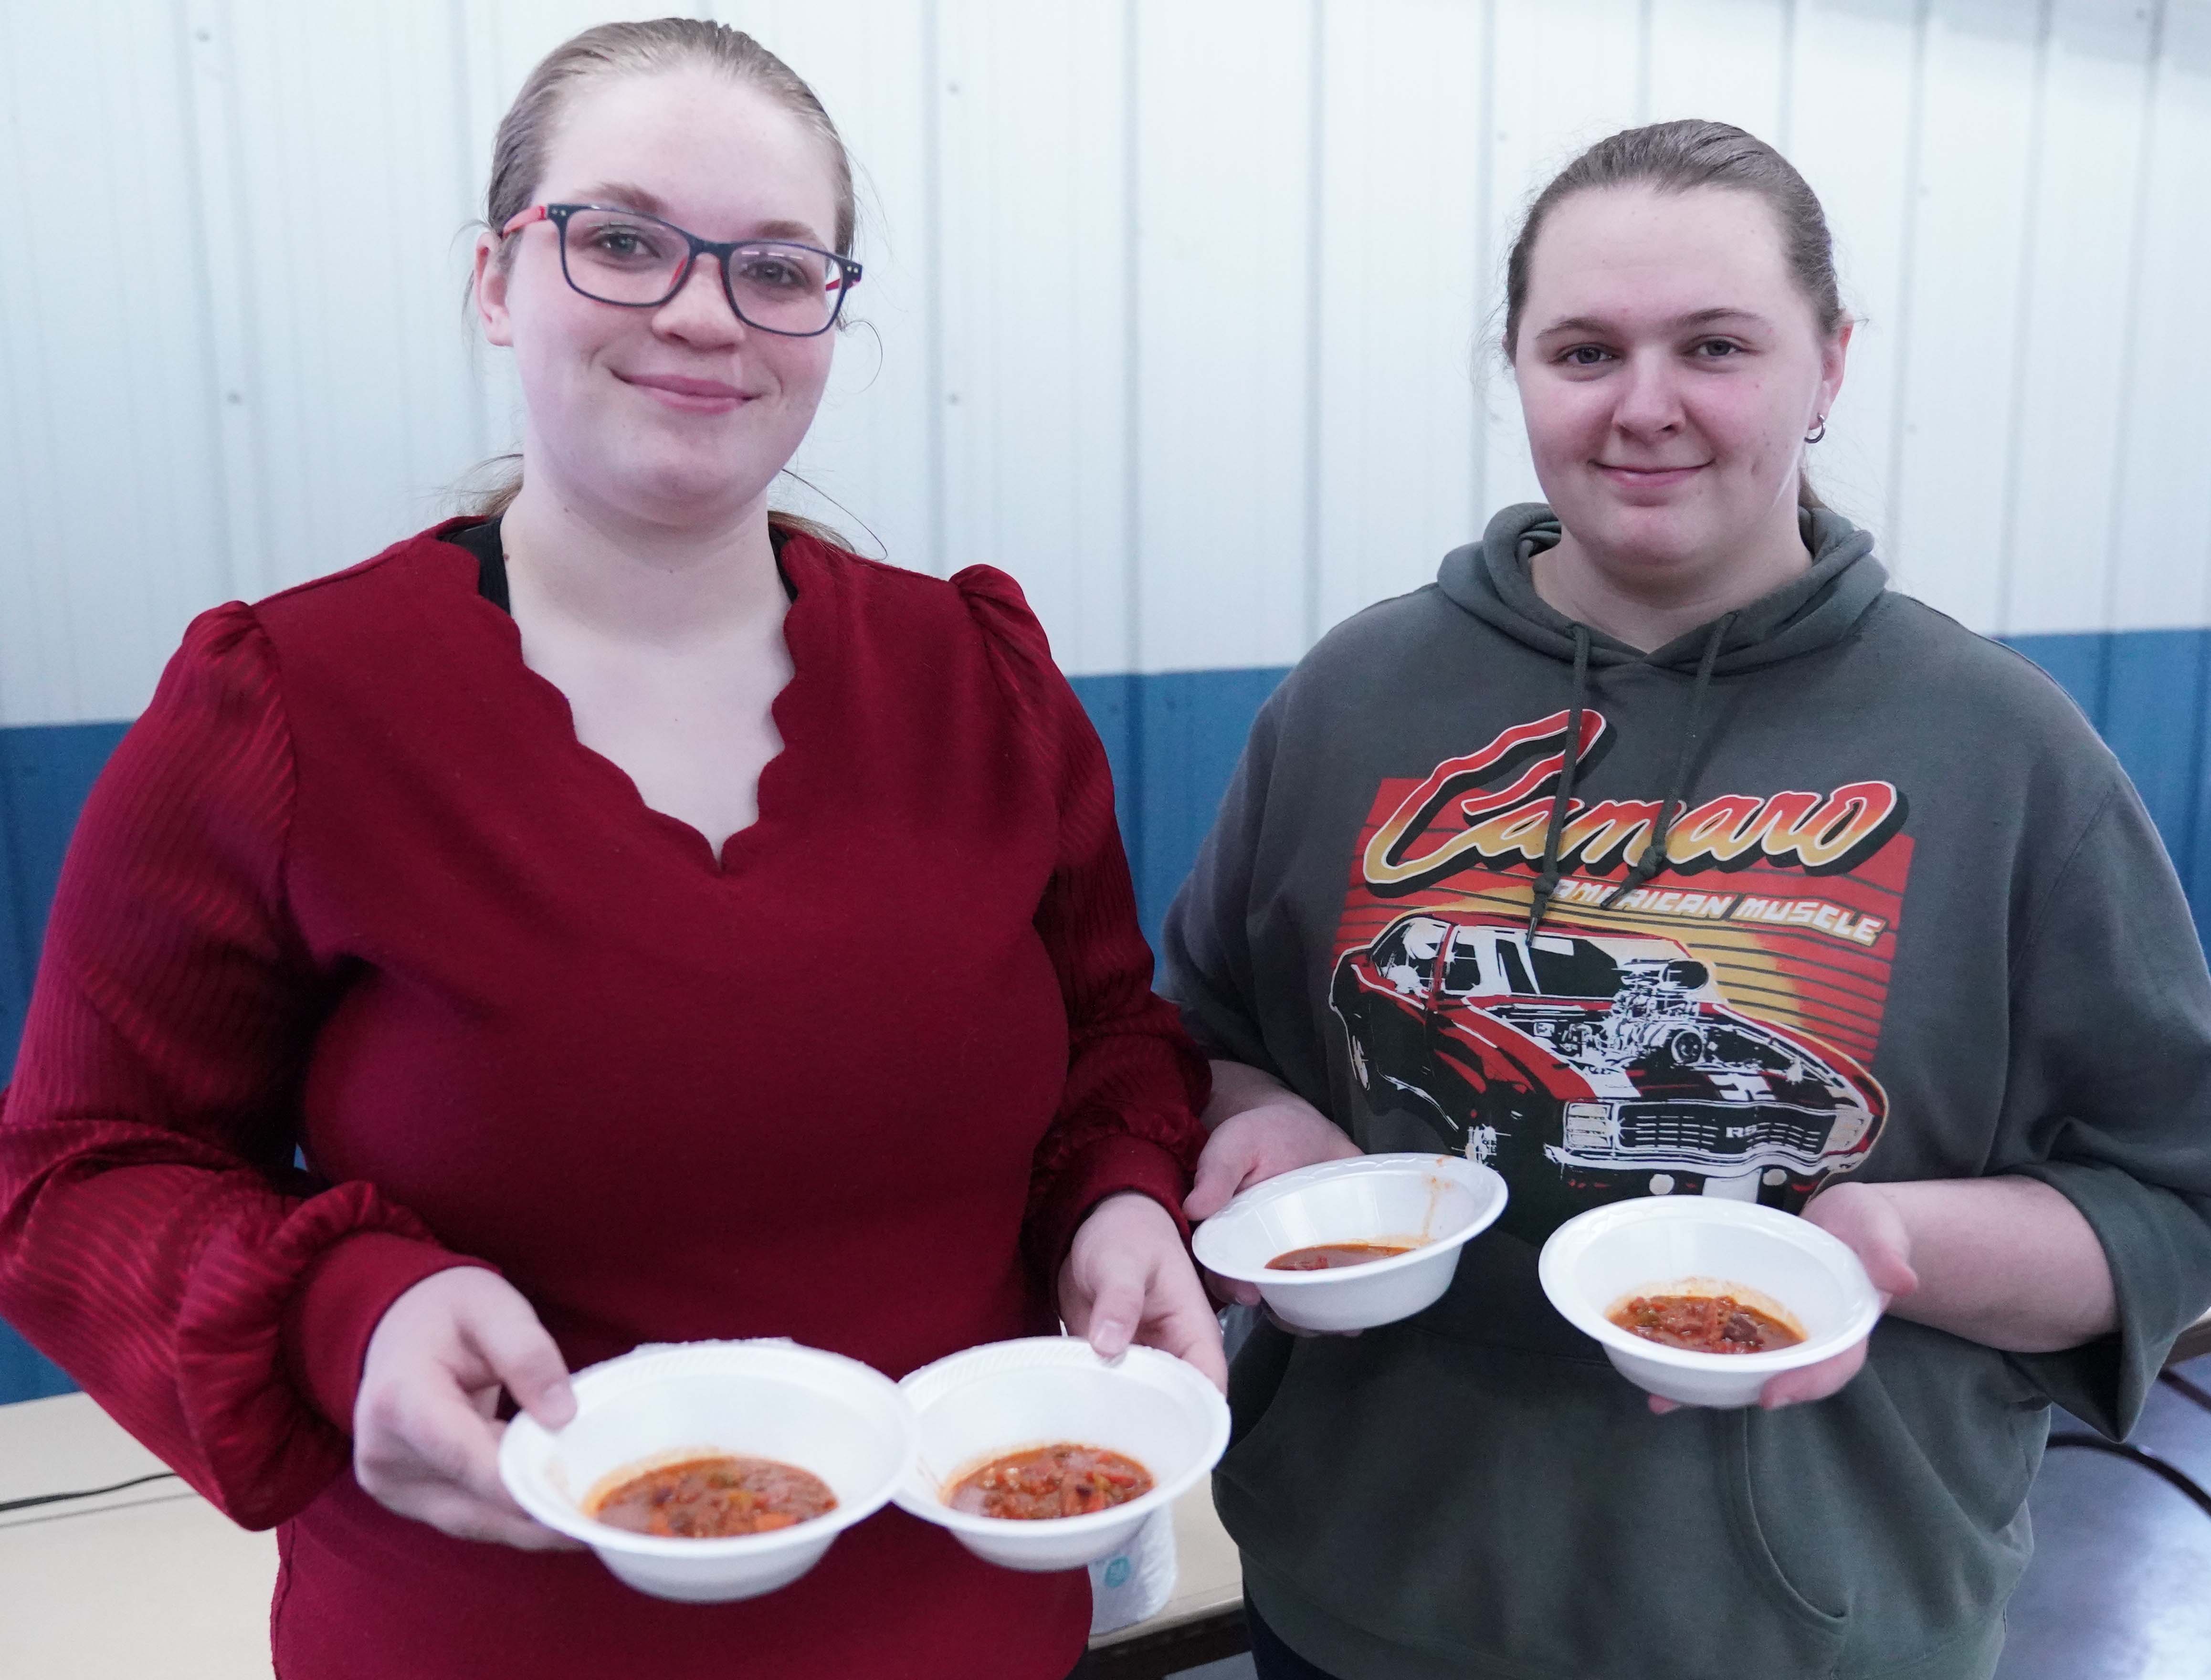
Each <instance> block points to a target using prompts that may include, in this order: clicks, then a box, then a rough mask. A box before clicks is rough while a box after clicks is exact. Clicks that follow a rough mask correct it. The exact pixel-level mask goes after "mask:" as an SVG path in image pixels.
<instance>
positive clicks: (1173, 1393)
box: [894, 1336, 1228, 1570]
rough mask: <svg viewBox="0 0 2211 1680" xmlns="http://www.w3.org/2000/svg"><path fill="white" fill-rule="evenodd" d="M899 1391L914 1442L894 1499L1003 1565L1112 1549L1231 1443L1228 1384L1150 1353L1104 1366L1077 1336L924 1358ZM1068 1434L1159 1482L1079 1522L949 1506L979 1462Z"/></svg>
mask: <svg viewBox="0 0 2211 1680" xmlns="http://www.w3.org/2000/svg"><path fill="white" fill-rule="evenodd" d="M899 1387H900V1390H901V1392H903V1393H904V1394H905V1395H906V1400H907V1403H908V1404H909V1405H912V1408H913V1411H914V1417H915V1429H916V1435H917V1442H918V1449H919V1450H918V1453H917V1455H916V1459H915V1465H914V1469H913V1471H912V1473H911V1474H910V1475H908V1476H907V1477H906V1479H905V1481H904V1482H903V1483H901V1484H900V1488H899V1490H898V1492H897V1494H896V1495H895V1496H894V1497H895V1498H896V1499H897V1502H898V1504H899V1508H900V1509H901V1510H904V1511H907V1512H910V1513H911V1514H913V1515H914V1516H917V1517H919V1518H920V1519H922V1520H923V1521H924V1522H933V1523H935V1524H936V1525H937V1526H938V1527H940V1528H943V1529H947V1530H948V1531H949V1532H951V1534H952V1536H953V1538H954V1539H956V1540H958V1541H959V1542H960V1544H961V1545H963V1546H965V1547H966V1548H967V1550H970V1551H972V1552H973V1553H974V1554H975V1555H976V1556H978V1557H980V1558H984V1559H985V1560H987V1561H988V1562H992V1563H996V1564H1001V1565H1003V1567H1005V1568H1009V1569H1034V1570H1044V1569H1076V1568H1081V1567H1082V1566H1083V1565H1085V1564H1087V1563H1094V1562H1098V1561H1099V1559H1100V1558H1105V1557H1111V1556H1113V1555H1114V1554H1115V1553H1116V1552H1118V1551H1121V1550H1124V1548H1126V1546H1127V1545H1128V1544H1129V1542H1130V1539H1131V1538H1133V1537H1134V1536H1135V1534H1136V1531H1137V1529H1139V1528H1141V1527H1142V1526H1143V1523H1144V1520H1145V1519H1146V1518H1148V1517H1149V1516H1150V1515H1151V1514H1153V1513H1154V1511H1157V1510H1160V1509H1161V1508H1164V1507H1166V1506H1169V1505H1172V1503H1173V1502H1175V1501H1176V1500H1177V1499H1178V1498H1180V1497H1181V1496H1183V1495H1184V1494H1185V1493H1187V1492H1189V1491H1190V1489H1191V1488H1193V1487H1195V1486H1196V1484H1197V1483H1198V1481H1199V1480H1200V1479H1201V1478H1202V1477H1204V1476H1205V1475H1206V1473H1207V1472H1209V1471H1210V1470H1211V1469H1212V1468H1213V1466H1214V1465H1215V1463H1217V1462H1218V1461H1219V1459H1220V1458H1221V1453H1224V1452H1226V1451H1227V1447H1228V1404H1227V1401H1225V1400H1224V1399H1221V1391H1220V1390H1219V1389H1217V1388H1215V1387H1214V1386H1213V1384H1212V1382H1211V1381H1208V1379H1207V1377H1206V1376H1205V1375H1204V1373H1202V1371H1199V1370H1198V1369H1196V1367H1195V1366H1192V1365H1189V1364H1186V1363H1184V1362H1183V1361H1182V1360H1180V1359H1178V1358H1176V1357H1174V1356H1173V1355H1172V1354H1169V1353H1161V1352H1160V1351H1159V1350H1157V1349H1156V1348H1148V1347H1132V1348H1130V1350H1129V1351H1128V1352H1126V1353H1125V1354H1124V1355H1122V1357H1120V1358H1118V1359H1115V1360H1112V1361H1107V1360H1104V1359H1100V1358H1099V1357H1098V1355H1097V1354H1096V1352H1094V1351H1093V1350H1092V1348H1091V1346H1090V1345H1089V1344H1088V1343H1087V1342H1085V1341H1081V1340H1080V1339H1077V1338H1075V1337H1073V1336H1036V1337H1031V1338H1029V1339H1026V1340H1022V1341H1015V1342H990V1343H987V1344H985V1345H984V1346H981V1347H974V1348H969V1349H967V1350H966V1351H965V1352H961V1353H955V1354H953V1355H951V1356H950V1357H947V1358H943V1359H940V1360H938V1361H937V1362H936V1363H935V1364H933V1365H924V1366H923V1367H922V1368H921V1369H919V1370H918V1371H916V1372H914V1373H913V1374H912V1375H911V1376H909V1377H907V1378H906V1381H903V1382H901V1383H900V1385H899ZM1063 1443H1064V1444H1066V1445H1069V1446H1077V1447H1100V1448H1103V1449H1104V1450H1105V1451H1106V1452H1109V1453H1119V1454H1121V1455H1122V1456H1123V1457H1124V1458H1128V1459H1135V1460H1136V1463H1137V1464H1139V1465H1142V1467H1143V1468H1144V1470H1145V1471H1146V1472H1148V1474H1149V1475H1150V1477H1151V1478H1152V1487H1151V1491H1150V1492H1148V1493H1145V1494H1141V1495H1139V1496H1136V1498H1134V1499H1130V1500H1127V1501H1125V1502H1123V1503H1121V1504H1118V1505H1112V1506H1108V1507H1107V1508H1105V1509H1104V1510H1102V1511H1093V1512H1088V1513H1086V1514H1082V1515H1079V1516H1071V1517H1045V1518H1030V1519H1021V1518H1011V1517H990V1516H983V1515H980V1514H974V1513H971V1512H966V1511H960V1510H955V1509H954V1508H953V1507H952V1505H951V1503H950V1498H951V1494H952V1490H953V1489H954V1487H955V1486H957V1485H958V1484H960V1482H961V1481H963V1480H965V1479H966V1478H967V1477H968V1476H970V1475H972V1473H973V1472H976V1471H977V1470H979V1469H981V1468H982V1467H983V1466H984V1465H987V1464H989V1463H990V1462H992V1461H993V1460H995V1459H1002V1458H1006V1457H1009V1456H1010V1455H1011V1454H1013V1453H1021V1452H1026V1451H1028V1450H1030V1449H1033V1448H1035V1447H1050V1446H1056V1445H1060V1444H1063Z"/></svg>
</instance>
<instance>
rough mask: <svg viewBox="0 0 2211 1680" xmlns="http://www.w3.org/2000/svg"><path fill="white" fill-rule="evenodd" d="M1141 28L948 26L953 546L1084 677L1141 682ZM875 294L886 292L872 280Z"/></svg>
mask: <svg viewBox="0 0 2211 1680" xmlns="http://www.w3.org/2000/svg"><path fill="white" fill-rule="evenodd" d="M1129 21H1130V20H1129V14H1128V10H1127V8H1126V6H1125V5H1121V4H1112V5H1105V4H1099V3H1097V0H978V3H976V4H973V5H968V6H960V7H955V8H953V9H949V10H948V12H947V13H946V14H945V15H944V37H943V40H942V49H941V57H940V61H939V66H938V68H939V71H940V76H941V81H942V87H941V89H940V108H941V110H942V159H943V163H942V168H943V173H944V178H945V179H946V180H947V181H949V182H956V183H957V184H958V186H957V189H956V190H951V191H948V192H947V193H946V194H945V195H944V198H943V204H942V220H941V226H942V239H943V246H942V249H943V261H942V275H943V292H942V299H943V317H942V319H943V333H944V340H943V343H944V351H943V354H944V366H945V368H946V378H945V390H944V393H943V406H942V426H943V427H944V433H945V444H944V468H945V474H944V485H945V502H946V510H945V533H946V548H947V564H948V566H950V567H952V568H955V569H956V568H957V567H959V566H962V565H976V564H985V565H996V566H998V567H1001V568H1003V570H1005V571H1010V572H1012V573H1014V574H1015V576H1016V577H1019V578H1020V579H1021V583H1022V585H1023V587H1024V589H1026V590H1027V594H1028V597H1029V601H1030V603H1031V605H1033V607H1035V608H1036V609H1037V612H1038V613H1039V615H1040V616H1041V617H1042V618H1043V619H1044V620H1045V624H1046V625H1048V626H1049V627H1050V628H1051V632H1052V635H1053V651H1054V653H1055V654H1056V655H1057V656H1058V658H1059V660H1060V662H1061V663H1062V664H1063V665H1065V666H1067V667H1068V668H1069V669H1071V670H1077V671H1085V672H1093V671H1126V670H1130V669H1133V668H1135V661H1136V642H1135V635H1136V626H1135V623H1134V620H1133V619H1132V617H1131V615H1130V587H1129V584H1130V571H1129V562H1130V546H1129V523H1128V508H1129V490H1130V478H1129V471H1130V455H1129V425H1128V420H1129V403H1128V397H1129V387H1130V374H1131V360H1130V341H1129V328H1130V311H1129V306H1128V305H1129V295H1130V274H1131V269H1130V262H1131V255H1132V253H1131V247H1130V239H1131V228H1130V215H1129V193H1128V185H1129V174H1130V171H1129V136H1128V132H1127V124H1126V120H1125V119H1126V114H1127V111H1128V93H1129V75H1128V70H1129V67H1128V63H1127V57H1128V45H1129V27H1128V25H1129ZM869 284H873V281H872V280H870V281H869Z"/></svg>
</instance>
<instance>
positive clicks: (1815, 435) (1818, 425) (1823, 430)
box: [1804, 414, 1827, 444]
mask: <svg viewBox="0 0 2211 1680" xmlns="http://www.w3.org/2000/svg"><path fill="white" fill-rule="evenodd" d="M1813 427H1814V429H1813V430H1812V432H1810V433H1809V434H1808V436H1807V437H1806V438H1805V439H1804V441H1805V442H1806V443H1808V444H1816V443H1818V442H1819V441H1820V438H1824V437H1826V435H1827V417H1826V415H1825V414H1822V415H1820V418H1819V419H1818V420H1815V421H1814V423H1813Z"/></svg>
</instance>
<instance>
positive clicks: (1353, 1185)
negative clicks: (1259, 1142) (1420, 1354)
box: [1192, 1155, 1505, 1330]
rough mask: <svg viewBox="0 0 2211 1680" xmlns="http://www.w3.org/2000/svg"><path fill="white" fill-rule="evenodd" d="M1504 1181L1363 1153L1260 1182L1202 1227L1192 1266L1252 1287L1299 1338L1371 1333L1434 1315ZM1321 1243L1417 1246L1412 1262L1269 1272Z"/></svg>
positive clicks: (1411, 1158) (1454, 1167) (1499, 1198)
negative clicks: (1294, 1252) (1314, 1333)
mask: <svg viewBox="0 0 2211 1680" xmlns="http://www.w3.org/2000/svg"><path fill="white" fill-rule="evenodd" d="M1502 1212H1505V1181H1504V1180H1503V1179H1502V1178H1500V1177H1499V1176H1498V1175H1496V1174H1495V1173H1494V1172H1492V1171H1491V1170H1490V1169H1488V1168H1487V1167H1485V1166H1481V1165H1480V1164H1478V1163H1475V1162H1472V1161H1469V1160H1467V1159H1465V1158H1464V1157H1461V1156H1457V1155H1360V1156H1357V1157H1354V1158H1352V1159H1350V1160H1348V1161H1324V1162H1323V1163H1320V1164H1319V1165H1318V1166H1315V1167H1300V1168H1299V1169H1298V1170H1297V1171H1295V1172H1287V1173H1284V1174H1282V1175H1281V1176H1280V1177H1278V1178H1270V1179H1269V1180H1268V1181H1266V1182H1265V1183H1263V1184H1256V1185H1254V1186H1252V1187H1251V1188H1250V1189H1249V1190H1246V1191H1245V1192H1244V1194H1241V1195H1240V1196H1238V1197H1237V1198H1236V1199H1235V1200H1233V1201H1232V1202H1230V1203H1229V1204H1228V1206H1226V1207H1224V1208H1222V1209H1221V1212H1218V1213H1216V1214H1215V1215H1214V1216H1213V1217H1212V1218H1210V1219H1208V1220H1207V1221H1206V1222H1205V1223H1204V1224H1202V1225H1200V1226H1199V1227H1198V1228H1197V1232H1196V1237H1195V1239H1194V1241H1193V1243H1192V1252H1194V1253H1195V1254H1196V1256H1197V1261H1198V1264H1199V1265H1201V1266H1204V1267H1205V1268H1206V1269H1207V1270H1208V1271H1210V1272H1216V1273H1218V1274H1219V1275H1220V1276H1221V1277H1223V1278H1234V1279H1236V1280H1237V1281H1238V1282H1239V1283H1245V1284H1257V1285H1258V1286H1259V1294H1260V1296H1261V1297H1262V1298H1263V1300H1264V1301H1265V1302H1266V1303H1267V1305H1268V1306H1269V1307H1270V1308H1273V1309H1274V1312H1275V1316H1276V1317H1277V1318H1279V1319H1281V1320H1282V1321H1283V1322H1284V1323H1285V1324H1291V1325H1294V1326H1297V1327H1298V1328H1299V1329H1300V1330H1371V1329H1372V1328H1373V1327H1374V1326H1376V1325H1378V1324H1390V1323H1392V1322H1394V1321H1395V1320H1398V1319H1402V1318H1410V1317H1411V1316H1412V1315H1413V1314H1414V1313H1417V1312H1419V1311H1420V1310H1421V1309H1422V1308H1427V1307H1430V1306H1433V1305H1434V1304H1435V1302H1437V1301H1438V1300H1439V1299H1440V1298H1441V1297H1442V1296H1443V1293H1444V1291H1445V1290H1447V1289H1449V1288H1450V1287H1451V1274H1452V1273H1453V1272H1456V1271H1457V1269H1458V1251H1459V1250H1460V1248H1463V1246H1464V1245H1465V1244H1466V1243H1467V1242H1469V1240H1471V1239H1472V1238H1474V1237H1475V1236H1480V1235H1481V1233H1482V1232H1483V1231H1485V1230H1488V1229H1489V1227H1490V1226H1491V1225H1493V1224H1495V1223H1496V1222H1497V1216H1498V1215H1499V1214H1500V1213H1502ZM1322 1242H1383V1243H1396V1242H1418V1243H1419V1244H1420V1247H1418V1248H1414V1249H1413V1250H1412V1251H1411V1252H1410V1253H1409V1254H1396V1255H1393V1256H1391V1257H1390V1259H1388V1260H1369V1261H1367V1262H1366V1264H1365V1265H1363V1266H1342V1267H1340V1268H1338V1269H1336V1270H1335V1271H1330V1272H1269V1270H1268V1269H1267V1262H1268V1261H1269V1260H1274V1259H1275V1258H1277V1257H1278V1256H1280V1255H1282V1254H1287V1253H1288V1252H1289V1251H1290V1250H1291V1249H1293V1248H1311V1247H1313V1246H1314V1245H1315V1244H1317V1243H1322Z"/></svg>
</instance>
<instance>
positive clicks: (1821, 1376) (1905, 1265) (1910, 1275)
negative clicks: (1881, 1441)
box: [1651, 1183, 1919, 1411]
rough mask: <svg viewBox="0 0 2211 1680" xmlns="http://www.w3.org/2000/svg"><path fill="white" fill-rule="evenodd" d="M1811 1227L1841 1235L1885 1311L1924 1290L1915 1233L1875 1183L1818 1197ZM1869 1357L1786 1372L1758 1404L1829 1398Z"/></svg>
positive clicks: (1771, 1406)
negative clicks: (1914, 1258)
mask: <svg viewBox="0 0 2211 1680" xmlns="http://www.w3.org/2000/svg"><path fill="white" fill-rule="evenodd" d="M1804 1218H1805V1220H1806V1222H1807V1223H1808V1224H1814V1225H1817V1226H1819V1227H1820V1230H1824V1231H1826V1233H1827V1235H1828V1236H1832V1237H1836V1238H1838V1239H1840V1240H1841V1242H1843V1243H1844V1244H1845V1246H1846V1247H1847V1248H1849V1249H1850V1251H1851V1253H1852V1254H1856V1255H1857V1257H1858V1263H1859V1264H1860V1265H1861V1266H1864V1267H1865V1271H1866V1276H1867V1277H1868V1278H1870V1279H1871V1280H1872V1283H1873V1286H1874V1288H1875V1290H1877V1291H1879V1293H1880V1295H1881V1310H1882V1311H1884V1312H1886V1311H1887V1309H1888V1304H1889V1302H1892V1301H1897V1300H1900V1299H1902V1298H1903V1297H1904V1296H1907V1295H1909V1294H1911V1291H1912V1290H1916V1289H1917V1288H1918V1287H1919V1275H1918V1273H1917V1272H1914V1271H1913V1270H1912V1269H1911V1228H1910V1227H1909V1226H1907V1225H1906V1224H1905V1222H1904V1216H1903V1215H1902V1214H1900V1213H1899V1212H1897V1210H1896V1207H1895V1205H1894V1204H1893V1203H1892V1202H1891V1201H1890V1200H1888V1199H1887V1197H1886V1196H1884V1195H1882V1194H1881V1191H1880V1189H1879V1188H1878V1187H1875V1186H1874V1185H1871V1184H1855V1183H1849V1184H1838V1185H1836V1186H1834V1187H1832V1189H1827V1190H1823V1191H1821V1192H1820V1194H1818V1195H1816V1196H1814V1198H1813V1199H1812V1200H1811V1201H1810V1202H1809V1203H1808V1204H1807V1205H1806V1206H1805V1209H1804ZM1865 1359H1866V1344H1865V1343H1863V1342H1860V1343H1859V1344H1858V1345H1857V1346H1856V1347H1853V1348H1851V1349H1850V1350H1848V1351H1845V1352H1843V1353H1838V1354H1837V1355H1836V1356H1835V1357H1833V1358H1832V1359H1822V1360H1821V1361H1820V1363H1818V1364H1816V1365H1806V1366H1803V1367H1802V1368H1801V1369H1797V1370H1793V1371H1784V1372H1783V1373H1782V1374H1781V1375H1779V1376H1777V1377H1774V1378H1772V1380H1771V1381H1768V1382H1767V1383H1766V1386H1765V1387H1763V1388H1761V1389H1760V1390H1759V1391H1758V1403H1759V1405H1761V1406H1764V1407H1765V1408H1766V1410H1767V1411H1774V1410H1775V1409H1777V1408H1778V1407H1780V1406H1784V1405H1799V1404H1801V1403H1802V1402H1803V1401H1806V1400H1824V1399H1826V1398H1827V1396H1828V1395H1830V1394H1832V1393H1834V1392H1835V1391H1836V1390H1837V1389H1838V1388H1840V1387H1842V1386H1843V1385H1844V1384H1845V1383H1846V1382H1848V1381H1850V1380H1851V1378H1852V1377H1854V1376H1856V1375H1857V1374H1858V1370H1859V1369H1860V1368H1861V1367H1862V1366H1863V1365H1864V1363H1865ZM1674 1410H1675V1402H1674V1401H1672V1400H1662V1399H1659V1398H1658V1397H1657V1395H1656V1394H1653V1395H1652V1396H1651V1411H1674Z"/></svg>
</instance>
